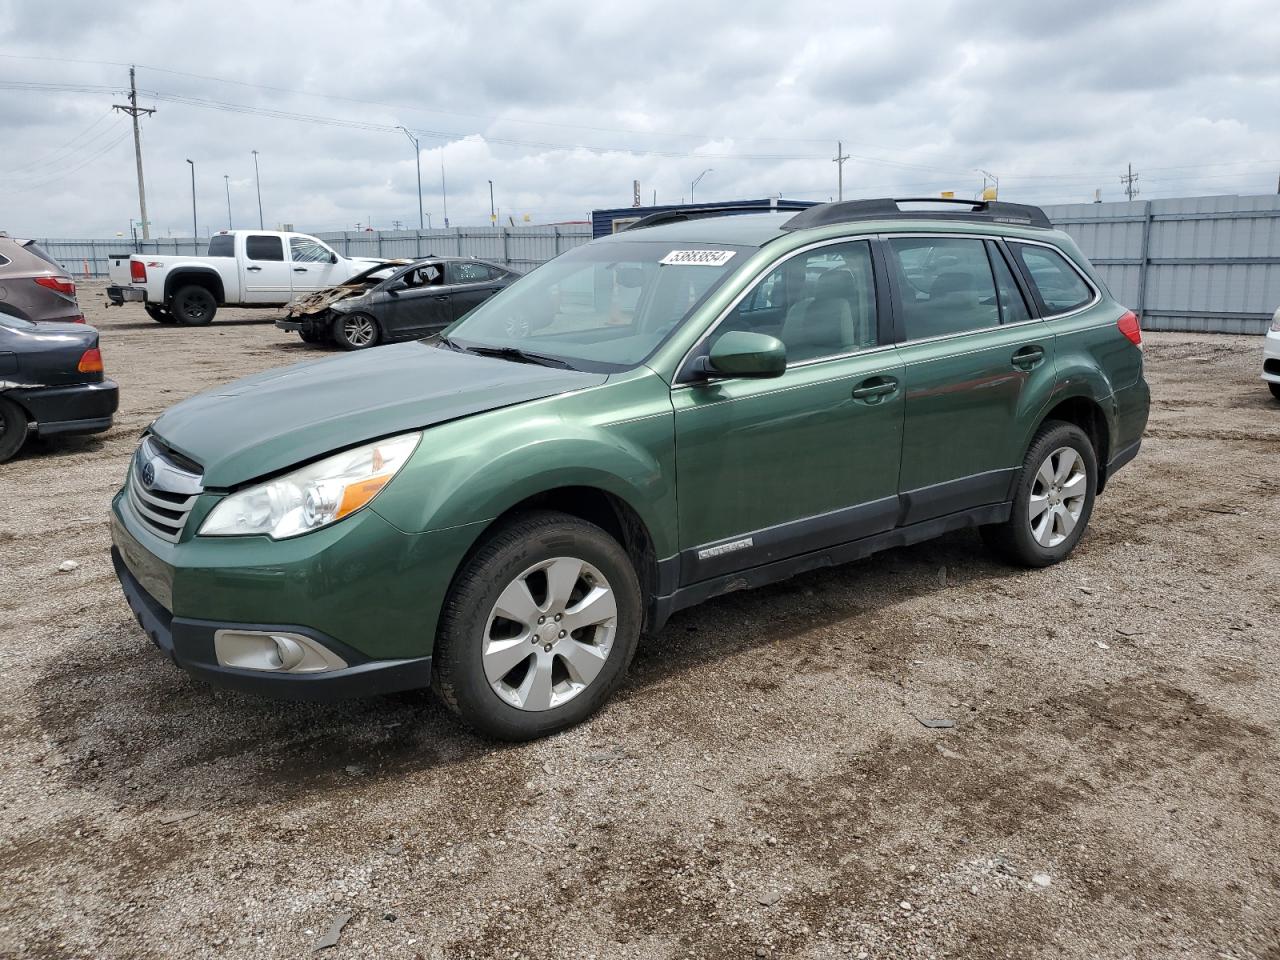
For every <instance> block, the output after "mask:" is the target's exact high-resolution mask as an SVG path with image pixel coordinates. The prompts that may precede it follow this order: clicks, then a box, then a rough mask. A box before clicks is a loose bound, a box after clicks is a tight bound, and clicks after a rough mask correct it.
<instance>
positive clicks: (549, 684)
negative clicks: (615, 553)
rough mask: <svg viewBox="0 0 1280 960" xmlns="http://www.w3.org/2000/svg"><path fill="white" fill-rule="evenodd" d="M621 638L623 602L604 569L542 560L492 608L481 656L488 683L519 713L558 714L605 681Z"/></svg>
mask: <svg viewBox="0 0 1280 960" xmlns="http://www.w3.org/2000/svg"><path fill="white" fill-rule="evenodd" d="M617 630H618V605H617V600H616V598H615V597H614V593H613V589H612V588H611V587H610V586H609V581H608V580H606V579H605V577H604V575H603V574H602V573H601V572H600V571H599V570H598V569H596V568H595V567H594V566H592V565H591V564H589V563H587V562H586V561H585V560H580V559H578V558H576V557H553V558H551V559H549V560H543V561H541V562H539V563H536V564H534V565H533V566H531V567H529V568H528V569H527V570H525V571H524V572H523V573H521V574H520V575H519V576H518V577H516V578H515V579H514V580H512V581H511V582H510V583H509V584H507V586H506V588H505V589H504V590H503V591H502V593H501V594H500V595H499V596H498V601H497V603H495V604H494V605H493V610H492V611H491V612H490V614H489V619H488V621H487V623H486V625H485V632H484V641H483V647H482V650H481V660H482V662H483V664H484V674H485V679H486V680H488V682H489V685H490V687H492V688H493V691H494V692H495V693H496V694H497V695H498V696H499V697H501V698H502V699H503V700H504V701H506V702H507V703H508V704H510V705H511V706H513V707H516V708H517V709H519V710H531V711H538V710H550V709H552V708H554V707H559V706H561V705H563V704H565V703H567V702H568V701H570V700H572V699H573V698H574V697H576V696H577V695H578V694H580V693H581V692H582V691H583V690H585V689H586V688H587V687H588V686H590V685H591V682H592V681H593V680H595V678H596V677H597V676H598V675H599V673H600V671H601V669H602V668H603V667H604V665H605V662H606V661H607V660H608V659H609V651H610V650H611V649H612V647H613V641H614V637H615V635H616V634H617Z"/></svg>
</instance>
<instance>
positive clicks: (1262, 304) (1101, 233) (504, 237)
mask: <svg viewBox="0 0 1280 960" xmlns="http://www.w3.org/2000/svg"><path fill="white" fill-rule="evenodd" d="M1044 210H1045V213H1046V214H1048V216H1049V219H1050V220H1052V221H1053V223H1054V225H1055V226H1057V227H1059V228H1060V229H1062V230H1065V231H1066V232H1067V233H1069V234H1070V235H1071V236H1072V237H1073V238H1075V241H1076V242H1077V243H1078V244H1079V245H1080V248H1081V250H1083V251H1084V253H1085V255H1086V256H1088V257H1089V259H1090V260H1092V261H1093V263H1094V266H1095V267H1097V269H1098V272H1099V274H1100V275H1101V276H1102V279H1103V280H1104V281H1105V282H1106V284H1107V286H1108V287H1110V288H1111V292H1112V293H1113V294H1115V296H1116V297H1117V299H1119V300H1120V301H1121V302H1122V303H1125V304H1127V305H1128V306H1130V307H1132V308H1133V309H1135V310H1137V311H1138V312H1139V313H1140V314H1141V315H1142V325H1143V326H1144V327H1145V328H1147V329H1148V330H1203V331H1206V332H1220V333H1262V332H1264V331H1265V330H1266V327H1267V324H1268V322H1269V321H1270V319H1271V315H1272V312H1273V311H1274V310H1275V309H1276V307H1277V306H1280V196H1272V195H1265V196H1252V197H1237V196H1219V197H1183V198H1177V199H1169V200H1145V201H1144V200H1135V201H1122V202H1119V203H1068V204H1057V205H1052V206H1046V207H1045V208H1044ZM316 236H317V237H319V238H320V239H322V240H324V241H325V242H326V243H328V244H330V245H331V246H332V247H333V248H334V249H335V250H337V251H339V252H340V253H342V254H344V255H346V256H352V257H387V258H398V257H405V258H411V257H425V256H433V255H434V256H452V257H457V256H462V257H479V258H481V259H484V260H491V261H493V262H495V263H500V264H502V265H503V266H506V267H508V268H509V269H512V270H515V271H518V272H520V273H525V272H527V271H529V270H531V269H533V268H534V267H536V266H537V265H538V264H541V263H545V262H546V261H547V260H550V259H552V258H553V257H555V256H558V255H559V254H561V253H563V252H564V251H566V250H568V249H570V248H572V247H576V246H578V245H579V244H582V243H585V242H587V241H588V240H589V239H591V227H590V225H588V224H564V225H551V224H547V225H538V226H527V227H526V226H520V227H451V228H449V229H447V230H446V229H440V230H381V231H345V232H338V233H318V234H316ZM206 242H207V241H204V240H201V241H199V242H196V241H194V240H192V239H191V238H189V237H186V238H183V237H165V238H161V239H156V240H146V241H139V242H138V245H137V249H138V251H139V252H142V253H155V254H188V255H189V254H196V253H200V252H202V251H203V250H204V247H205V243H206ZM40 243H41V245H42V246H44V248H45V249H46V250H48V251H49V253H50V255H51V256H53V257H54V258H55V259H57V260H58V261H60V262H61V263H62V264H63V266H64V267H66V268H67V270H68V271H69V272H70V273H71V274H73V275H74V276H105V275H106V273H107V268H108V263H107V254H109V253H116V252H122V251H128V250H131V249H133V248H134V244H133V242H132V241H130V240H127V239H123V238H116V239H114V240H56V239H55V240H41V241H40Z"/></svg>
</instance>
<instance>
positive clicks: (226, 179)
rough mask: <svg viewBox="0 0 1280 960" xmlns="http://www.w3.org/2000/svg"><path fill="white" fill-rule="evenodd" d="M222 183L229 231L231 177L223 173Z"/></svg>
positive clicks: (230, 227)
mask: <svg viewBox="0 0 1280 960" xmlns="http://www.w3.org/2000/svg"><path fill="white" fill-rule="evenodd" d="M222 182H223V183H224V184H225V185H226V188H227V229H228V230H231V229H232V226H231V175H230V174H227V173H224V174H223V175H222Z"/></svg>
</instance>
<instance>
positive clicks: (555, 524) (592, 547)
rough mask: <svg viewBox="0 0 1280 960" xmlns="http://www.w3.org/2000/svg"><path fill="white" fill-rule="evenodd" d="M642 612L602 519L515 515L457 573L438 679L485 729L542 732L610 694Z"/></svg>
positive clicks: (516, 734) (632, 578)
mask: <svg viewBox="0 0 1280 960" xmlns="http://www.w3.org/2000/svg"><path fill="white" fill-rule="evenodd" d="M643 612H644V608H643V603H642V600H641V595H640V582H639V579H638V578H637V577H636V571H635V568H634V566H632V563H631V560H630V558H629V557H628V556H627V553H626V551H625V550H623V548H622V546H621V545H620V544H619V543H618V542H617V541H616V540H615V539H614V538H613V537H611V536H610V535H609V534H608V533H606V532H605V531H604V530H603V529H601V528H600V527H598V526H596V525H595V524H593V523H588V522H587V521H585V520H581V519H579V518H578V517H574V516H571V515H569V514H566V513H559V512H556V511H550V510H539V511H536V512H530V513H526V514H523V515H519V516H517V517H515V518H514V519H512V520H510V521H508V522H506V523H503V524H502V525H501V526H499V527H498V528H497V529H496V530H494V531H493V532H492V533H490V534H489V535H487V536H486V537H485V538H484V539H483V540H481V542H480V543H479V545H478V546H477V547H476V548H475V550H474V551H473V552H472V554H471V556H470V557H469V558H468V559H467V560H466V561H464V563H463V565H462V567H461V569H460V570H459V572H458V573H457V575H456V576H455V577H454V580H453V584H452V585H451V586H450V588H449V594H448V597H447V598H446V600H445V603H444V608H443V610H442V611H441V616H440V626H439V630H438V632H437V636H436V645H435V649H434V650H433V652H432V685H433V686H434V687H435V690H436V692H437V693H438V694H439V695H440V697H441V698H442V699H443V700H444V702H445V704H446V705H447V706H448V707H449V708H450V709H451V710H452V711H453V712H454V713H456V714H458V715H459V716H460V717H461V718H462V719H463V721H464V722H465V723H467V724H468V725H469V726H470V727H472V728H474V729H475V730H477V731H478V732H480V733H481V734H483V735H484V736H487V737H493V738H496V739H500V740H532V739H534V738H535V737H542V736H546V735H547V734H550V733H554V732H556V731H557V730H563V729H565V728H566V727H570V726H573V725H574V724H576V723H580V722H581V721H583V720H585V719H586V718H587V717H589V716H591V714H593V713H595V711H596V710H598V709H599V708H600V707H601V706H602V705H603V704H604V702H605V701H606V700H608V699H609V697H610V696H612V695H613V692H614V690H616V689H617V687H618V685H619V684H620V683H621V682H622V678H623V676H624V675H625V673H626V670H627V666H628V665H629V664H630V663H631V658H632V656H633V655H634V653H635V650H636V643H637V641H638V640H639V637H640V625H641V621H642V619H643ZM562 627H563V629H562ZM517 641H518V642H517ZM535 641H536V642H535Z"/></svg>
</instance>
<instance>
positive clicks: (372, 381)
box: [152, 342, 607, 489]
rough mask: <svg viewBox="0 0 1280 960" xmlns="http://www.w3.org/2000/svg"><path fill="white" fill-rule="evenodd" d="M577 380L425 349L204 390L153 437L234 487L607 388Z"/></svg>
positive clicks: (364, 356)
mask: <svg viewBox="0 0 1280 960" xmlns="http://www.w3.org/2000/svg"><path fill="white" fill-rule="evenodd" d="M606 379H607V376H606V375H605V374H599V373H580V372H577V371H574V370H561V369H556V368H552V367H542V366H537V365H535V364H528V363H513V362H511V361H507V360H500V359H495V358H492V357H480V356H476V355H474V354H464V353H457V352H455V351H452V350H446V349H440V348H437V347H434V346H429V345H427V344H425V343H421V342H413V343H402V344H396V345H394V346H388V347H379V348H378V349H377V350H369V351H365V352H361V353H357V354H352V355H350V356H342V357H334V358H331V359H328V360H321V361H319V362H316V363H301V364H297V365H295V366H292V367H284V368H282V369H279V370H269V371H267V372H265V373H260V374H256V375H255V376H252V377H245V378H244V379H243V380H237V381H235V382H233V383H229V384H226V385H224V386H220V387H215V388H214V389H212V390H206V391H205V392H204V393H200V394H197V395H196V396H194V397H191V398H190V399H188V400H184V401H183V402H182V403H179V404H177V405H176V406H174V407H171V408H170V409H169V410H168V411H166V412H165V413H164V414H163V415H162V416H161V417H160V418H159V419H158V420H157V421H156V422H155V424H154V425H153V426H152V432H153V433H154V434H155V435H156V436H157V437H159V438H160V439H161V440H163V441H164V442H165V443H166V444H168V445H169V446H170V447H172V448H173V449H174V450H176V451H177V452H178V453H180V454H182V455H183V456H186V457H190V458H191V459H192V460H194V461H195V462H196V463H198V464H200V465H201V466H202V467H203V468H204V483H205V486H206V487H208V488H213V489H219V488H226V487H233V486H237V485H239V484H242V483H245V482H247V481H249V480H254V479H257V478H258V477H263V476H266V475H268V474H271V473H275V472H277V471H279V470H283V469H285V468H286V467H291V466H294V465H295V464H300V463H303V462H306V461H308V460H313V459H315V458H317V457H320V456H323V455H325V454H328V453H333V452H335V451H337V450H341V449H343V448H345V447H350V446H354V445H355V444H358V443H362V442H364V441H367V440H375V439H377V438H378V437H386V436H391V435H394V434H397V433H404V432H406V431H408V430H417V429H420V428H422V427H429V426H431V425H433V424H437V423H445V422H447V421H450V420H457V419H459V418H461V417H466V416H470V415H472V414H476V413H481V412H483V411H486V410H495V409H497V408H499V407H507V406H511V405H512V404H517V403H524V402H526V401H529V400H538V399H541V398H543V397H550V396H554V395H556V394H560V393H568V392H570V391H573V390H581V389H583V388H585V387H592V386H596V385H598V384H601V383H604V381H605V380H606Z"/></svg>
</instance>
